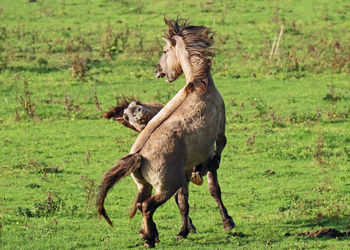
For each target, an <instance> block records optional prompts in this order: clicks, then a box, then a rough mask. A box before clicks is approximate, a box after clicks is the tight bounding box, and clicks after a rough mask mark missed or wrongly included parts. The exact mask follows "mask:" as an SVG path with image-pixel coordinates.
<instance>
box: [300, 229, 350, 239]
mask: <svg viewBox="0 0 350 250" xmlns="http://www.w3.org/2000/svg"><path fill="white" fill-rule="evenodd" d="M295 236H308V237H325V236H328V237H331V238H337V237H345V236H350V231H349V232H340V231H339V230H337V229H335V228H323V229H320V230H316V231H314V232H305V233H297V234H295Z"/></svg>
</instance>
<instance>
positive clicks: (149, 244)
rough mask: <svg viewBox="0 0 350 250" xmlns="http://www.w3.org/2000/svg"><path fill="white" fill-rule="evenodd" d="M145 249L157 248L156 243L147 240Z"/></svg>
mask: <svg viewBox="0 0 350 250" xmlns="http://www.w3.org/2000/svg"><path fill="white" fill-rule="evenodd" d="M143 245H144V247H145V248H154V247H155V242H154V240H147V241H146V242H145V244H143Z"/></svg>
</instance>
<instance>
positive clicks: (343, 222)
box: [286, 216, 350, 241]
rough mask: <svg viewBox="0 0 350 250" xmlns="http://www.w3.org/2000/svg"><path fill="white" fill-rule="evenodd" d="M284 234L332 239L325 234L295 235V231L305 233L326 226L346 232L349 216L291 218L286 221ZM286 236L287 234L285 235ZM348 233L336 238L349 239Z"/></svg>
mask: <svg viewBox="0 0 350 250" xmlns="http://www.w3.org/2000/svg"><path fill="white" fill-rule="evenodd" d="M286 224H287V226H286V227H287V228H286V230H287V231H286V234H288V236H289V235H290V236H294V237H303V238H305V239H308V240H322V241H325V240H329V239H334V238H331V237H327V236H322V237H310V236H296V235H295V234H297V233H306V232H310V231H316V230H320V229H326V228H335V229H337V230H339V231H340V232H348V231H349V229H350V228H349V226H350V218H332V217H328V216H322V218H320V219H305V220H303V219H300V220H293V221H289V222H287V223H286ZM286 236H287V235H286ZM349 238H350V236H349V235H344V236H342V237H338V238H337V239H338V240H349Z"/></svg>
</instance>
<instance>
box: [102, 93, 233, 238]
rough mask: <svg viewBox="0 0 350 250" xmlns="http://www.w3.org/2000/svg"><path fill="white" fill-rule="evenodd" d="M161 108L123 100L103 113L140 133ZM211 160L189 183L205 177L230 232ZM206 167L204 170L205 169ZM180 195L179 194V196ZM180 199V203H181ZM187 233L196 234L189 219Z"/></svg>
mask: <svg viewBox="0 0 350 250" xmlns="http://www.w3.org/2000/svg"><path fill="white" fill-rule="evenodd" d="M162 108H163V105H162V104H159V103H143V102H141V101H138V100H135V99H134V98H125V97H124V100H123V101H122V102H121V103H120V104H118V105H117V106H116V107H114V108H113V109H112V110H110V111H108V112H106V113H105V115H104V117H105V118H106V119H111V118H113V119H114V121H116V122H118V123H121V124H122V125H124V126H126V127H128V128H132V129H133V130H135V131H137V132H141V131H142V130H143V129H144V128H145V127H146V125H147V124H148V122H149V121H150V120H151V119H152V118H153V117H154V116H155V115H156V114H157V113H158V112H159V111H160V110H161V109H162ZM212 162H213V161H212V159H210V158H209V159H207V160H206V161H205V162H204V163H201V164H200V165H198V166H196V167H194V168H193V170H192V176H191V181H192V182H193V183H194V184H196V185H201V184H202V183H203V179H202V176H205V175H207V179H208V187H209V192H210V194H211V196H212V197H213V198H214V199H215V201H216V202H217V204H218V207H219V211H220V214H221V217H222V221H223V226H224V228H225V229H226V230H231V229H232V228H233V227H232V219H230V216H229V215H228V213H227V209H226V208H225V206H224V204H223V202H222V199H221V188H220V185H219V182H218V179H217V169H218V168H219V165H218V164H217V163H218V162H217V161H216V162H215V161H214V164H210V163H212ZM205 167H206V168H205ZM180 195H181V194H180ZM182 200H183V199H181V200H180V201H182ZM175 201H176V203H177V204H178V206H179V207H181V206H182V205H179V199H178V195H176V194H175ZM188 224H189V232H192V233H194V232H196V228H195V226H194V225H193V224H192V220H191V218H190V217H189V222H188Z"/></svg>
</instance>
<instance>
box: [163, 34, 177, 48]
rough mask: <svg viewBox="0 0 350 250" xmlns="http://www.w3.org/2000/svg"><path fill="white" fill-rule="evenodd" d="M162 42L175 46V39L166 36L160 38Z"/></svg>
mask: <svg viewBox="0 0 350 250" xmlns="http://www.w3.org/2000/svg"><path fill="white" fill-rule="evenodd" d="M162 38H163V40H164V41H166V42H167V44H168V45H169V46H172V47H175V45H176V41H175V39H173V38H171V37H167V36H162Z"/></svg>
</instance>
